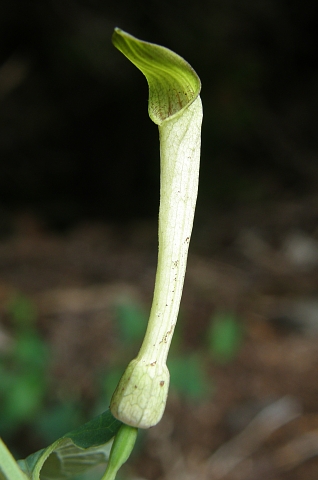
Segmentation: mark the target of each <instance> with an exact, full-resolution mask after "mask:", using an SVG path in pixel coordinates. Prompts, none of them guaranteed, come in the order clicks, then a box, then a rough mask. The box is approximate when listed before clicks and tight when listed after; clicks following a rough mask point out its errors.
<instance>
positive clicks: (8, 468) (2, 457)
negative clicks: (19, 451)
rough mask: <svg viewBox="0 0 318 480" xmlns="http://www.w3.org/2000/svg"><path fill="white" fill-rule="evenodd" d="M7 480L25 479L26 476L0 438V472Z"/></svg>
mask: <svg viewBox="0 0 318 480" xmlns="http://www.w3.org/2000/svg"><path fill="white" fill-rule="evenodd" d="M1 471H2V472H3V473H4V476H5V478H6V479H7V480H26V479H27V476H26V475H25V474H24V473H23V472H22V470H21V469H20V468H19V466H18V464H17V462H16V461H15V459H14V458H13V456H12V455H11V453H10V451H9V450H8V448H7V446H6V445H5V444H4V442H3V441H2V439H1V438H0V472H1Z"/></svg>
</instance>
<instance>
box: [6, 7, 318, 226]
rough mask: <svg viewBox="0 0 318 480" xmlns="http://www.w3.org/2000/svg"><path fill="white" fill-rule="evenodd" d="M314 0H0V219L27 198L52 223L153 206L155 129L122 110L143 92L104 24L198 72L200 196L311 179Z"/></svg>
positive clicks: (239, 196)
mask: <svg viewBox="0 0 318 480" xmlns="http://www.w3.org/2000/svg"><path fill="white" fill-rule="evenodd" d="M314 7H315V4H314V2H311V1H309V0H306V1H305V2H303V3H302V5H301V8H300V6H299V3H296V1H292V2H287V0H283V1H279V2H278V1H277V0H269V1H267V2H252V1H250V0H243V1H241V2H236V1H233V0H227V1H225V2H224V1H221V0H217V1H214V2H210V1H208V0H199V1H198V2H195V4H191V8H185V4H184V2H182V3H181V2H180V1H168V0H162V1H161V2H160V8H159V4H158V2H157V0H150V1H149V2H147V5H145V4H144V3H140V4H139V3H138V2H137V3H136V2H130V1H128V0H123V1H121V2H112V3H111V4H109V2H108V3H107V2H104V1H102V0H95V1H89V0H82V1H79V0H69V1H67V2H62V1H58V2H54V1H51V0H42V1H34V2H19V1H17V0H12V1H11V0H10V1H9V0H4V1H3V2H2V7H1V18H0V31H1V42H0V62H1V63H0V101H1V109H0V112H1V113H0V159H1V160H0V161H1V178H0V192H1V193H0V208H2V209H3V211H4V214H3V215H2V221H1V223H2V226H0V228H1V229H2V231H4V230H5V229H6V228H8V225H7V224H6V223H7V222H8V221H7V220H6V218H7V217H6V215H5V213H6V212H7V211H8V209H11V208H15V209H20V210H21V209H24V210H25V209H28V208H29V209H30V208H31V209H33V210H35V211H36V212H37V213H41V215H42V216H43V218H44V219H45V220H46V221H47V222H49V223H50V222H51V223H53V224H55V225H58V226H66V225H68V224H69V223H71V222H75V221H77V220H78V219H79V218H83V217H85V216H101V215H102V216H103V217H104V218H109V217H113V218H114V217H115V218H120V217H123V216H126V217H132V216H142V215H149V214H150V215H156V212H157V201H158V200H157V184H156V183H157V178H158V175H157V172H158V168H159V166H158V164H159V162H158V154H157V151H156V145H157V130H156V128H155V127H154V126H152V125H149V123H148V118H147V112H146V111H145V112H144V111H143V110H142V109H139V108H136V105H137V102H138V105H139V104H140V102H142V101H145V102H146V98H147V87H146V85H144V83H143V79H142V78H141V79H140V76H139V75H138V74H137V73H136V74H134V72H133V70H132V69H131V68H130V66H129V65H127V63H126V62H125V61H124V60H122V59H121V58H120V57H119V56H117V55H116V52H115V51H114V49H113V47H112V45H111V42H110V37H111V32H112V30H113V28H114V26H116V25H118V26H120V27H122V28H125V29H128V30H129V31H131V32H132V33H133V34H135V35H137V36H138V37H140V38H143V39H145V40H151V41H154V42H157V43H159V44H164V45H167V46H168V47H170V48H172V49H174V50H176V51H178V52H180V54H181V55H183V56H184V57H185V58H187V59H189V61H190V63H191V64H192V65H193V66H194V67H195V69H196V70H197V71H199V72H200V77H201V79H202V85H203V88H202V99H203V104H204V124H203V155H202V175H201V195H200V200H199V201H200V202H201V205H202V207H203V208H204V207H205V209H206V210H208V209H209V206H210V204H211V202H216V201H221V202H222V203H225V202H227V203H228V202H233V201H237V200H240V201H241V200H243V201H255V200H259V199H266V198H269V197H277V196H279V195H281V193H282V191H284V192H285V191H287V192H288V191H289V192H290V191H293V192H295V191H296V192H297V193H299V192H300V193H302V192H304V191H306V192H307V191H309V190H310V189H314V188H315V187H316V184H317V177H318V165H317V161H316V152H315V148H316V147H315V144H316V138H315V137H316V133H315V132H316V127H317V117H316V111H317V95H318V94H317V88H316V80H317V66H316V62H315V51H314V49H315V45H316V41H315V37H316V36H317V29H316V23H315V18H316V17H315V15H314V12H313V9H314ZM167 12H169V13H168V14H167ZM127 76H130V77H131V81H130V83H129V85H130V86H129V88H128V89H127V82H126V78H127ZM124 82H125V83H124ZM123 85H125V88H123ZM123 92H125V93H123ZM120 102H122V103H125V104H129V105H130V111H131V116H133V118H134V122H133V124H135V125H136V128H135V127H134V125H132V123H131V121H130V119H126V120H125V119H123V118H120V117H119V115H120V114H119V112H120V111H122V110H123V109H122V108H120V107H119V103H120ZM126 122H127V123H126ZM128 122H129V123H128ZM118 123H122V128H121V129H118V128H117V125H118ZM137 125H138V127H137ZM137 128H138V131H140V130H141V129H142V130H143V131H144V132H145V133H144V139H143V142H142V143H141V142H140V141H139V138H140V137H139V135H137V134H136V132H137ZM123 131H125V138H123V137H122V132H123Z"/></svg>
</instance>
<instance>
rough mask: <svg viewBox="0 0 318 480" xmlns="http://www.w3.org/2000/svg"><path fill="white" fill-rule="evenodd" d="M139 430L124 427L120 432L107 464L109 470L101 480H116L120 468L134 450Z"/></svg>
mask: <svg viewBox="0 0 318 480" xmlns="http://www.w3.org/2000/svg"><path fill="white" fill-rule="evenodd" d="M137 433H138V429H137V428H134V427H130V426H128V425H122V426H121V427H120V429H119V430H118V432H117V434H116V436H115V440H114V443H113V445H112V449H111V451H110V456H109V460H108V464H107V469H106V471H105V473H104V475H103V476H102V478H101V480H114V479H115V478H116V475H117V472H118V470H119V469H120V467H121V466H122V465H123V464H124V463H125V462H126V461H127V460H128V458H129V456H130V454H131V452H132V449H133V448H134V445H135V442H136V438H137Z"/></svg>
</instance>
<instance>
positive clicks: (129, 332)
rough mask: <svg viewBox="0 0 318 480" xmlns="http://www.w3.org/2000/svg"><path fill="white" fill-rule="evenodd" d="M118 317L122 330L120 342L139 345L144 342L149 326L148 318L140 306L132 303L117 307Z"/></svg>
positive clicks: (121, 304) (123, 303) (128, 302)
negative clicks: (138, 343)
mask: <svg viewBox="0 0 318 480" xmlns="http://www.w3.org/2000/svg"><path fill="white" fill-rule="evenodd" d="M116 316H117V318H118V323H119V328H120V340H121V341H123V342H127V343H137V342H139V341H141V340H142V338H143V336H144V334H145V331H146V326H147V321H148V317H147V315H146V314H145V312H144V311H143V310H142V309H141V307H140V306H139V305H137V304H136V303H133V302H131V301H127V302H121V303H118V304H117V305H116Z"/></svg>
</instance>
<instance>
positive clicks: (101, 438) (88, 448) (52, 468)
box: [18, 410, 122, 480]
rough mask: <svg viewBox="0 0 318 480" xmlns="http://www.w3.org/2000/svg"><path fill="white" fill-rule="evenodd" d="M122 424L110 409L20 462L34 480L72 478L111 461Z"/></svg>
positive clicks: (21, 466)
mask: <svg viewBox="0 0 318 480" xmlns="http://www.w3.org/2000/svg"><path fill="white" fill-rule="evenodd" d="M121 425H122V423H121V422H119V421H118V420H116V419H115V418H114V417H113V416H112V414H111V413H110V411H109V410H107V411H106V412H104V413H102V414H101V415H99V416H98V417H96V418H94V419H93V420H91V421H90V422H87V423H85V424H84V425H82V426H80V427H78V428H76V429H75V430H72V431H71V432H69V433H67V434H66V435H64V436H63V437H61V438H60V439H59V440H57V441H56V442H54V443H53V444H52V445H50V446H49V447H47V448H45V449H43V450H40V451H38V452H36V453H34V454H32V455H30V456H29V457H27V458H26V459H25V460H19V462H18V463H19V466H20V468H21V469H22V470H23V471H24V472H25V473H26V474H27V475H28V477H29V478H30V479H32V480H39V479H40V478H41V480H58V479H67V478H72V477H73V476H74V475H78V474H80V473H83V472H85V471H86V470H87V469H89V468H91V467H94V466H96V465H98V464H100V463H106V462H107V461H108V458H109V454H110V449H111V446H112V441H113V438H114V436H115V435H116V433H117V432H118V430H119V428H120V426H121ZM40 475H41V477H40Z"/></svg>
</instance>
